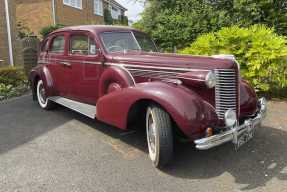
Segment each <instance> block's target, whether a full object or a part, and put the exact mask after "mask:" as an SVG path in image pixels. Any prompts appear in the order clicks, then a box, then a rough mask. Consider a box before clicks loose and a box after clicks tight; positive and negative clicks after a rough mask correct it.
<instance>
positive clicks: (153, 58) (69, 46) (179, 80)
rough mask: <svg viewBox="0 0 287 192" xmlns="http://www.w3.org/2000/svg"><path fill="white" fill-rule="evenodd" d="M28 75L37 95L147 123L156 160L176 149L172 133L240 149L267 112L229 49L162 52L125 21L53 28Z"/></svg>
mask: <svg viewBox="0 0 287 192" xmlns="http://www.w3.org/2000/svg"><path fill="white" fill-rule="evenodd" d="M38 63H39V65H38V66H36V67H35V68H34V69H33V70H32V71H31V74H30V82H31V87H32V91H33V98H34V99H35V100H38V103H39V105H40V107H41V108H43V109H52V108H53V107H54V105H55V103H58V104H61V105H63V106H65V107H68V108H70V109H72V110H75V111H77V112H79V113H81V114H83V115H86V116H88V117H90V118H93V119H94V118H96V119H98V120H99V121H103V122H105V123H108V124H110V125H114V126H116V127H118V128H120V129H124V130H126V129H128V127H129V126H128V125H129V124H130V123H133V122H137V123H139V124H142V125H145V128H146V133H147V143H148V149H149V156H150V158H151V160H152V162H153V164H154V165H155V166H156V167H162V166H164V165H165V164H166V163H167V162H169V160H170V159H171V158H172V155H173V145H174V138H177V137H181V138H184V139H185V140H188V141H192V142H194V143H195V147H196V148H197V149H199V150H206V149H209V148H212V147H215V146H218V145H221V144H223V143H226V142H233V143H234V145H235V147H236V148H238V147H240V146H241V145H242V144H244V143H245V142H247V141H248V140H250V139H251V138H252V137H253V135H254V128H255V127H257V126H258V125H260V122H261V120H262V119H263V118H264V116H265V112H266V101H265V99H264V98H262V99H257V97H256V94H255V92H254V90H253V89H252V88H251V87H250V85H249V84H248V83H247V82H246V81H244V80H243V79H241V77H240V72H239V64H238V63H237V62H236V60H235V59H234V58H233V57H232V56H231V55H217V56H189V55H177V54H164V53H159V52H158V49H157V47H156V45H155V44H154V42H153V41H152V40H151V39H150V38H149V37H148V36H147V35H146V34H145V33H143V32H140V31H138V30H135V29H132V28H127V27H113V26H94V25H91V26H76V27H66V28H63V29H60V30H57V31H55V32H53V33H51V34H50V35H49V36H48V37H47V38H46V39H44V40H43V43H42V45H41V53H40V55H39V60H38Z"/></svg>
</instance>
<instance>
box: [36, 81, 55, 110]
mask: <svg viewBox="0 0 287 192" xmlns="http://www.w3.org/2000/svg"><path fill="white" fill-rule="evenodd" d="M37 100H38V103H39V105H40V107H41V108H42V109H47V110H48V109H51V108H53V107H54V103H53V102H52V101H50V100H49V99H48V98H47V96H46V90H45V87H44V83H43V81H42V80H39V81H38V82H37Z"/></svg>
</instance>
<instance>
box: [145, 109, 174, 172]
mask: <svg viewBox="0 0 287 192" xmlns="http://www.w3.org/2000/svg"><path fill="white" fill-rule="evenodd" d="M146 134H147V143H148V151H149V157H150V159H151V160H152V162H153V164H154V166H155V167H157V168H162V167H164V166H165V165H166V164H167V163H168V162H169V161H170V160H171V159H172V156H173V132H172V122H171V119H170V116H169V114H168V113H167V112H166V111H165V110H163V109H162V108H161V107H159V106H157V105H151V106H149V107H148V109H147V113H146Z"/></svg>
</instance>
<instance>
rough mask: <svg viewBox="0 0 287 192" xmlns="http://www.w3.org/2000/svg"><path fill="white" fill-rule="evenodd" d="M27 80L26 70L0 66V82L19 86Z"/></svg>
mask: <svg viewBox="0 0 287 192" xmlns="http://www.w3.org/2000/svg"><path fill="white" fill-rule="evenodd" d="M25 81H27V78H26V76H25V73H24V70H23V69H22V68H17V67H5V68H0V84H4V85H11V86H18V85H20V84H23V83H24V82H25Z"/></svg>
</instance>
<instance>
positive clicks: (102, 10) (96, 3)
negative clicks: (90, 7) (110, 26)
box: [93, 0, 104, 16]
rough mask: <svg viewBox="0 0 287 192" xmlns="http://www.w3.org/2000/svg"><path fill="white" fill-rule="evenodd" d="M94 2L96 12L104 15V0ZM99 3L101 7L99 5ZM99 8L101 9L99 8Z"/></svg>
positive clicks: (94, 0)
mask: <svg viewBox="0 0 287 192" xmlns="http://www.w3.org/2000/svg"><path fill="white" fill-rule="evenodd" d="M93 3H94V14H95V15H98V16H104V2H103V0H93ZM98 5H99V7H98ZM97 8H99V10H98V9H97Z"/></svg>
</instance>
